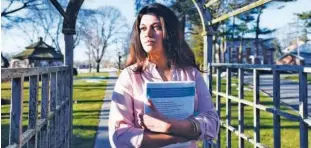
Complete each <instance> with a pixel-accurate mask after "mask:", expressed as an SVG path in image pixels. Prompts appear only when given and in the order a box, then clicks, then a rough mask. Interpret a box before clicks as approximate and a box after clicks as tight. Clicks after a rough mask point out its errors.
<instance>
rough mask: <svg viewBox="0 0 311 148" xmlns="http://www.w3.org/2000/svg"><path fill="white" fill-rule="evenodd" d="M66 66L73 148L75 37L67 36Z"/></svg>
mask: <svg viewBox="0 0 311 148" xmlns="http://www.w3.org/2000/svg"><path fill="white" fill-rule="evenodd" d="M65 47H66V50H65V65H67V66H69V78H68V82H69V90H68V91H69V93H68V94H69V108H70V111H69V112H70V121H69V122H70V127H69V131H70V136H69V145H70V146H69V147H71V143H72V130H73V129H72V120H73V114H72V91H73V69H72V68H73V35H72V34H70V35H68V34H65Z"/></svg>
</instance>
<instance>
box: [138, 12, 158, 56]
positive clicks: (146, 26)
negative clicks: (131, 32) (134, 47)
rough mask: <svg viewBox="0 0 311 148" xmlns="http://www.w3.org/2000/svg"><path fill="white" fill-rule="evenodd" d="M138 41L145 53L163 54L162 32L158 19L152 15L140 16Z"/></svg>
mask: <svg viewBox="0 0 311 148" xmlns="http://www.w3.org/2000/svg"><path fill="white" fill-rule="evenodd" d="M139 29H140V41H141V44H142V46H143V48H144V50H145V51H146V52H147V53H154V52H163V30H162V25H161V22H160V19H159V18H158V17H157V16H156V15H155V14H153V13H148V14H145V15H143V16H142V18H141V20H140V24H139Z"/></svg>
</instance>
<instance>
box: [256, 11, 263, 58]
mask: <svg viewBox="0 0 311 148" xmlns="http://www.w3.org/2000/svg"><path fill="white" fill-rule="evenodd" d="M259 9H260V10H259V14H258V16H257V20H256V38H255V46H256V51H255V58H257V56H258V54H259V41H258V39H259V33H260V32H259V31H260V26H259V23H260V16H261V13H262V7H260V8H259ZM255 62H256V60H255Z"/></svg>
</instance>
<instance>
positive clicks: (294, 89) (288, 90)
mask: <svg viewBox="0 0 311 148" xmlns="http://www.w3.org/2000/svg"><path fill="white" fill-rule="evenodd" d="M245 82H246V83H248V84H252V83H253V77H252V76H246V77H245ZM280 84H281V90H280V92H281V102H282V103H285V104H287V105H289V106H291V107H292V108H294V109H296V110H299V83H298V82H293V81H290V80H285V79H283V78H282V77H281V82H280ZM259 89H260V90H262V91H264V92H265V93H267V94H268V95H269V96H271V97H272V96H273V76H272V75H261V76H260V86H259ZM308 115H309V116H310V115H311V84H309V85H308Z"/></svg>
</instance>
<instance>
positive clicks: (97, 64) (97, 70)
mask: <svg viewBox="0 0 311 148" xmlns="http://www.w3.org/2000/svg"><path fill="white" fill-rule="evenodd" d="M99 65H100V61H99V62H98V61H96V72H97V73H99Z"/></svg>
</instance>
